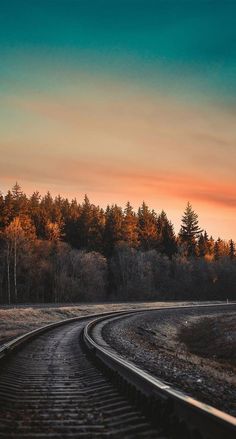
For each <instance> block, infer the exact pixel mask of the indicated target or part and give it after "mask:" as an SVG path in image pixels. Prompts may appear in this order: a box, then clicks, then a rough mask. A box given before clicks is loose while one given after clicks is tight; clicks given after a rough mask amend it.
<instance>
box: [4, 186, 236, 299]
mask: <svg viewBox="0 0 236 439" xmlns="http://www.w3.org/2000/svg"><path fill="white" fill-rule="evenodd" d="M185 299H186V300H187V299H188V300H192V299H193V300H211V299H218V300H227V299H236V252H235V243H234V242H233V240H230V241H229V242H226V241H224V240H222V239H220V238H218V239H216V240H214V239H213V238H212V236H210V235H209V234H208V232H207V231H206V230H204V229H201V228H200V226H199V222H198V215H197V213H196V212H195V211H194V210H193V207H192V206H191V204H190V203H189V202H188V203H187V206H186V209H185V210H184V212H183V216H182V224H181V229H180V231H179V233H178V234H176V233H175V231H174V227H173V224H172V222H171V221H170V220H169V219H168V217H167V215H166V213H165V211H164V210H161V211H160V212H159V213H156V212H155V211H154V210H151V209H150V208H149V207H148V206H147V204H146V203H145V202H143V203H142V205H141V206H140V208H139V209H138V211H137V212H135V211H134V210H133V208H132V206H131V204H130V202H127V204H126V206H125V208H124V209H122V208H121V207H119V206H118V205H116V204H114V205H108V206H107V207H106V209H102V208H100V207H99V206H96V205H94V204H92V203H91V202H90V201H89V198H88V196H87V195H85V197H84V200H83V202H82V203H78V202H77V200H76V199H73V200H71V201H69V200H68V199H67V198H62V197H61V196H60V195H58V196H57V197H55V198H53V197H52V196H51V194H50V193H49V192H48V193H47V194H46V195H44V196H41V195H40V194H39V192H34V193H33V194H32V195H31V196H27V195H26V194H25V193H24V192H23V191H22V189H21V187H20V185H19V184H18V183H16V184H15V185H14V186H13V188H12V189H11V190H9V191H8V192H7V193H6V194H5V195H4V194H2V193H0V302H1V303H2V304H16V303H39V302H40V303H49V302H57V303H58V302H60V303H61V302H70V303H75V302H81V301H84V302H86V301H93V302H101V301H119V300H122V301H125V300H127V301H131V300H142V301H145V300H185Z"/></svg>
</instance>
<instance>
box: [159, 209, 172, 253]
mask: <svg viewBox="0 0 236 439" xmlns="http://www.w3.org/2000/svg"><path fill="white" fill-rule="evenodd" d="M157 232H158V242H157V250H158V251H159V252H160V253H163V254H165V255H167V256H169V257H170V258H171V257H172V256H173V255H174V254H175V253H176V252H177V243H176V237H175V233H174V227H173V224H172V223H171V222H170V221H169V220H168V218H167V215H166V213H165V212H164V210H162V212H161V213H160V215H159V216H158V218H157Z"/></svg>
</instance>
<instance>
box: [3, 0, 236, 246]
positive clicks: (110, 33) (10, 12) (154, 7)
mask: <svg viewBox="0 0 236 439" xmlns="http://www.w3.org/2000/svg"><path fill="white" fill-rule="evenodd" d="M235 116H236V0H231V1H229V0H225V1H224V0H221V1H218V0H211V1H210V0H208V1H207V0H163V1H161V0H1V1H0V155H1V161H0V175H1V178H0V184H1V187H0V190H2V191H3V192H4V191H6V190H7V189H8V188H9V187H11V186H12V185H13V184H14V182H15V181H16V180H18V181H19V182H20V184H21V185H22V186H23V189H25V190H26V191H28V192H32V191H33V190H35V189H39V190H40V191H41V192H42V193H44V192H45V191H46V190H48V189H50V190H51V191H52V193H53V194H54V195H55V194H57V193H61V194H62V195H65V196H68V197H69V198H70V197H73V196H77V197H78V198H80V197H81V198H82V196H83V194H84V193H85V192H87V193H88V195H89V196H90V197H91V199H92V201H93V202H95V203H100V204H102V205H105V204H106V203H112V202H117V203H120V204H124V203H125V201H126V200H127V199H130V201H131V203H132V204H133V205H134V207H137V206H138V205H139V204H140V203H141V202H142V200H143V199H145V200H146V201H147V202H148V204H150V206H151V207H153V208H155V209H156V210H157V211H158V210H159V209H162V208H164V209H166V210H167V213H168V214H169V216H170V217H171V218H172V220H173V221H174V222H175V225H176V228H177V229H178V227H179V219H180V218H181V214H182V212H183V210H184V206H185V204H186V202H187V201H188V200H190V201H191V202H192V203H193V205H194V207H196V209H197V210H198V212H199V215H200V217H201V218H202V226H203V227H206V228H208V230H209V231H210V232H211V233H213V234H215V236H216V235H218V234H220V235H222V237H227V238H228V237H233V238H235V210H236V174H235V167H236V128H235ZM216 237H217V236H216Z"/></svg>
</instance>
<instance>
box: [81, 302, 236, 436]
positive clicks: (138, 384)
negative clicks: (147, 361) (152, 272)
mask: <svg viewBox="0 0 236 439" xmlns="http://www.w3.org/2000/svg"><path fill="white" fill-rule="evenodd" d="M162 309H163V308H162ZM146 311H148V310H145V312H146ZM126 315H127V314H126ZM132 315H133V312H132ZM122 317H123V316H115V317H113V318H114V319H117V318H122ZM113 318H111V317H109V318H108V317H107V316H106V317H104V316H103V317H100V318H96V319H94V320H93V321H91V322H90V323H88V324H87V325H86V326H85V328H84V331H83V338H84V342H85V344H86V346H87V348H88V349H89V350H90V352H92V354H93V356H95V357H96V358H97V360H98V361H99V362H100V363H101V364H102V365H103V366H104V367H105V369H106V371H107V373H108V374H109V375H110V376H111V378H113V379H114V380H115V381H116V382H117V383H118V385H119V387H122V388H123V390H124V391H125V392H126V394H129V395H130V396H131V397H132V399H133V400H134V401H135V402H136V403H139V405H141V407H142V409H143V410H144V411H145V412H146V414H147V415H150V416H151V417H152V419H153V420H154V421H156V422H159V423H162V424H163V426H164V427H165V428H166V429H167V431H168V432H169V433H171V434H172V435H173V437H181V438H196V437H197V438H206V439H209V438H210V439H222V438H223V437H225V438H227V439H231V438H232V439H233V438H234V439H235V437H236V418H234V417H233V416H230V415H228V414H227V413H224V412H222V411H220V410H218V409H215V408H214V407H212V406H209V405H207V404H204V403H201V402H200V401H197V400H196V399H194V398H192V397H190V396H188V395H186V394H185V393H183V392H180V391H177V390H175V389H173V388H172V387H171V386H169V385H167V384H165V383H164V382H162V381H160V380H158V379H157V378H155V377H154V376H152V375H151V374H149V373H147V372H145V371H143V370H142V369H140V368H139V367H137V366H136V365H134V364H132V363H130V362H129V361H127V360H126V359H124V358H123V357H121V356H120V355H119V354H117V353H116V352H115V351H114V350H113V349H112V348H111V347H109V346H108V345H107V344H106V342H105V341H104V340H103V339H102V335H101V326H103V325H104V324H105V323H106V322H107V320H108V321H109V322H111V320H113ZM99 327H100V329H99Z"/></svg>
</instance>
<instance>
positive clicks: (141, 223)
mask: <svg viewBox="0 0 236 439" xmlns="http://www.w3.org/2000/svg"><path fill="white" fill-rule="evenodd" d="M138 229H139V241H140V246H141V248H142V249H143V250H150V249H154V248H155V247H156V245H157V218H156V214H155V212H154V211H153V210H152V211H150V210H149V208H148V206H147V205H146V203H145V202H143V204H142V206H141V207H140V208H139V210H138Z"/></svg>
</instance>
